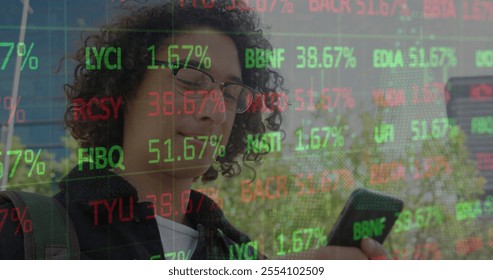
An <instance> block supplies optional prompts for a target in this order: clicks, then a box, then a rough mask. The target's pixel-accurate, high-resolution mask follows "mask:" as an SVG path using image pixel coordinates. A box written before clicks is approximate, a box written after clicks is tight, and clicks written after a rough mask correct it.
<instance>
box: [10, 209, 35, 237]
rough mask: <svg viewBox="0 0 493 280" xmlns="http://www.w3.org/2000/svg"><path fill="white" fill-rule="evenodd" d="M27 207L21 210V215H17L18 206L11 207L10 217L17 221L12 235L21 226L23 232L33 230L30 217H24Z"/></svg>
mask: <svg viewBox="0 0 493 280" xmlns="http://www.w3.org/2000/svg"><path fill="white" fill-rule="evenodd" d="M26 213H27V208H25V209H24V211H23V212H22V216H21V215H19V208H14V209H12V212H10V218H11V219H12V221H13V222H19V225H18V226H17V228H16V229H15V232H14V235H17V234H18V233H19V230H20V229H21V227H22V231H23V232H24V233H29V232H31V231H32V230H33V226H32V221H31V220H30V219H26Z"/></svg>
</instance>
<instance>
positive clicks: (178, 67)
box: [155, 60, 258, 114]
mask: <svg viewBox="0 0 493 280" xmlns="http://www.w3.org/2000/svg"><path fill="white" fill-rule="evenodd" d="M155 62H156V63H161V64H162V65H168V68H169V69H170V70H171V73H172V74H173V76H175V77H176V75H177V74H178V72H179V71H180V70H181V69H188V68H190V69H193V70H197V71H199V72H201V73H203V74H205V75H206V76H207V77H209V78H210V79H211V87H212V85H213V84H219V85H220V86H221V88H223V89H224V87H226V86H228V85H239V86H242V87H245V88H247V89H248V90H250V91H251V92H252V93H253V96H252V100H251V101H250V103H249V104H248V105H247V106H246V107H245V109H244V110H243V111H238V110H237V111H236V114H241V113H244V112H246V111H247V110H248V108H250V106H251V105H252V104H253V101H254V100H256V99H257V95H258V93H257V91H256V90H254V89H253V88H252V87H249V86H247V85H245V84H242V83H237V82H223V81H217V80H216V79H214V77H212V76H211V75H210V74H209V73H207V72H204V71H202V70H200V69H198V68H197V67H194V66H190V65H185V64H184V63H175V64H174V63H170V64H168V63H167V62H165V61H162V60H155ZM209 89H210V88H208V89H207V90H209ZM178 93H179V94H180V95H182V96H183V94H182V93H181V92H178Z"/></svg>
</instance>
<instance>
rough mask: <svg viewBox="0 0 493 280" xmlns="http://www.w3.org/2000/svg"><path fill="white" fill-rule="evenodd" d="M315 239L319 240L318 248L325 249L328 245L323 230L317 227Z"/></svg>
mask: <svg viewBox="0 0 493 280" xmlns="http://www.w3.org/2000/svg"><path fill="white" fill-rule="evenodd" d="M315 237H316V238H317V240H318V244H317V245H318V246H317V247H323V246H325V245H326V244H327V237H326V236H325V234H324V233H323V230H322V228H321V227H316V228H315Z"/></svg>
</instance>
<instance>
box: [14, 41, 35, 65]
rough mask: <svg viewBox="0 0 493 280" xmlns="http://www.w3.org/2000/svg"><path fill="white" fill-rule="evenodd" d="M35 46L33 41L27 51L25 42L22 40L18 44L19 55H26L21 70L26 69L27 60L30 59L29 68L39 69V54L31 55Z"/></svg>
mask: <svg viewBox="0 0 493 280" xmlns="http://www.w3.org/2000/svg"><path fill="white" fill-rule="evenodd" d="M33 47H34V43H31V44H30V45H29V49H28V50H27V52H26V44H25V43H23V42H20V43H18V44H17V55H18V56H20V57H24V59H23V61H22V64H21V71H22V70H24V66H25V65H26V62H27V61H29V69H31V70H36V69H38V62H39V61H38V57H37V56H31V50H32V49H33Z"/></svg>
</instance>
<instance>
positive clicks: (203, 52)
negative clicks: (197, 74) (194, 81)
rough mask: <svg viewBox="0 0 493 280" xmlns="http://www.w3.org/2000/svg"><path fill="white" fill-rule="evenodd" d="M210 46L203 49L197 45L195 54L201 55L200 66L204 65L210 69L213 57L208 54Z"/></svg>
mask: <svg viewBox="0 0 493 280" xmlns="http://www.w3.org/2000/svg"><path fill="white" fill-rule="evenodd" d="M207 49H208V47H207V46H205V49H202V46H195V56H196V57H200V61H199V67H198V68H200V66H202V64H203V65H204V67H205V69H210V68H211V64H212V61H211V58H210V57H209V56H207V55H206V53H207Z"/></svg>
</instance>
